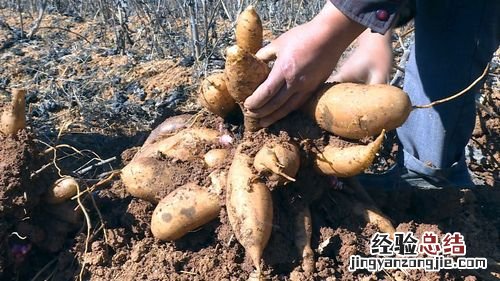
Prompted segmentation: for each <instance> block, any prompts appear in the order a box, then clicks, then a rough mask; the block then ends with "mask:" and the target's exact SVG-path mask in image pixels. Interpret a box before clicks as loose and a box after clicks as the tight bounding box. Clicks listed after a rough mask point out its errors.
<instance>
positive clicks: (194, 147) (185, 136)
mask: <svg viewBox="0 0 500 281" xmlns="http://www.w3.org/2000/svg"><path fill="white" fill-rule="evenodd" d="M218 139H219V132H218V131H216V130H212V129H207V128H189V129H184V130H182V131H180V132H178V133H177V134H175V135H173V136H171V137H168V138H165V139H162V140H158V141H157V142H155V143H154V144H151V145H147V146H143V148H142V149H141V151H139V152H138V155H137V156H136V157H135V158H137V157H155V156H157V155H158V154H159V153H160V154H162V155H164V156H165V157H170V158H174V159H178V160H181V161H188V160H191V159H194V158H196V157H198V156H200V157H201V155H198V154H197V153H198V152H199V148H200V147H199V145H200V144H201V143H203V142H209V143H215V142H217V141H218Z"/></svg>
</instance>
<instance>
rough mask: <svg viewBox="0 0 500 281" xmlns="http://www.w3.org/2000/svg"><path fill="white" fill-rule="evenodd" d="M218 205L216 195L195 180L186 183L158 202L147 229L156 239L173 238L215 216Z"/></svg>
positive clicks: (217, 212) (218, 209)
mask: <svg viewBox="0 0 500 281" xmlns="http://www.w3.org/2000/svg"><path fill="white" fill-rule="evenodd" d="M220 209H221V206H220V204H219V198H218V196H217V195H215V194H213V193H211V192H210V191H209V190H207V189H204V188H203V187H200V186H198V185H196V184H193V183H191V184H186V185H183V186H181V187H179V188H178V189H176V190H174V191H172V192H171V193H170V194H168V195H167V196H166V197H165V198H163V199H162V200H161V201H160V203H158V206H156V208H155V210H154V212H153V216H152V218H151V231H152V232H153V236H154V237H156V238H158V239H160V240H164V241H173V240H177V239H179V238H181V237H182V236H184V235H186V234H187V233H188V232H189V231H193V230H195V229H197V228H198V227H200V226H203V225H204V224H206V223H208V222H210V221H211V220H213V219H215V218H217V216H218V215H219V212H220Z"/></svg>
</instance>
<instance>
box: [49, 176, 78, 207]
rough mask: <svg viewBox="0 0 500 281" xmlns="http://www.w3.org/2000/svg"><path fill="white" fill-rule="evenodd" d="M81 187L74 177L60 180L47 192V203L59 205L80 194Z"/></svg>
mask: <svg viewBox="0 0 500 281" xmlns="http://www.w3.org/2000/svg"><path fill="white" fill-rule="evenodd" d="M78 189H79V185H78V182H77V181H76V180H75V178H73V177H69V176H68V177H63V178H60V179H58V180H57V181H56V182H55V183H54V184H53V185H52V186H51V187H50V188H49V190H48V191H47V194H46V195H45V201H46V202H47V203H50V204H59V203H62V202H64V201H66V200H69V199H70V198H71V197H73V196H75V195H76V194H77V193H78Z"/></svg>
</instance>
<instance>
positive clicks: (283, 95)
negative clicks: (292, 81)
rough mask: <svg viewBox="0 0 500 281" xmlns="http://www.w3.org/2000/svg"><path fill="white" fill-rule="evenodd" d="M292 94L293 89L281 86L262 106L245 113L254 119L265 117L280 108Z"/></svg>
mask: <svg viewBox="0 0 500 281" xmlns="http://www.w3.org/2000/svg"><path fill="white" fill-rule="evenodd" d="M293 93H294V91H293V89H291V88H287V86H286V85H283V86H282V87H281V89H280V90H279V91H278V93H277V94H276V95H275V96H274V97H273V98H272V99H270V100H269V101H268V102H267V103H266V104H265V105H264V106H262V107H260V108H258V109H256V110H251V111H249V112H247V114H248V115H249V116H251V117H255V118H262V117H265V116H267V115H269V114H271V113H273V112H274V111H276V110H277V109H278V108H280V107H281V106H282V105H283V104H284V103H285V102H286V101H287V100H288V99H289V98H290V97H291V96H292V94H293Z"/></svg>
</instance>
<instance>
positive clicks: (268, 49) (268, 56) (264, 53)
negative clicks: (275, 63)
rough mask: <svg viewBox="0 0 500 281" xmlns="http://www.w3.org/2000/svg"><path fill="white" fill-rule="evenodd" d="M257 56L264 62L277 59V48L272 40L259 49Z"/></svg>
mask: <svg viewBox="0 0 500 281" xmlns="http://www.w3.org/2000/svg"><path fill="white" fill-rule="evenodd" d="M255 56H256V57H257V58H258V59H260V60H262V61H264V62H269V61H272V60H275V59H276V48H274V44H273V43H272V42H271V43H269V44H268V45H266V46H265V47H263V48H261V49H260V50H259V51H257V53H256V54H255Z"/></svg>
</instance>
